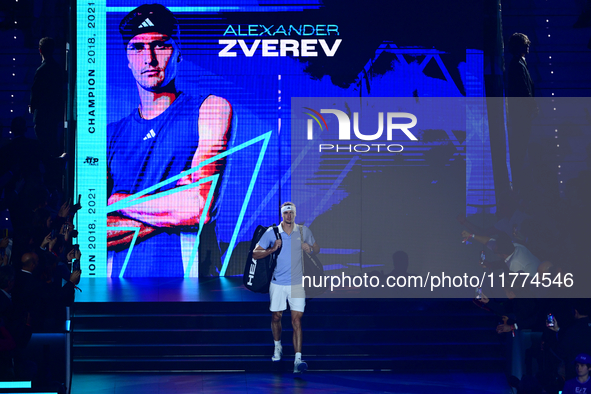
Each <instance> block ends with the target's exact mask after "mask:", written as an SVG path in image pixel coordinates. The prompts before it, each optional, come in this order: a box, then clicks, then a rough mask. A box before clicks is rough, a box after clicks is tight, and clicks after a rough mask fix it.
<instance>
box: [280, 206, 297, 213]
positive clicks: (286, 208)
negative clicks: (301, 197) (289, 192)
mask: <svg viewBox="0 0 591 394" xmlns="http://www.w3.org/2000/svg"><path fill="white" fill-rule="evenodd" d="M285 212H293V214H294V215H295V213H296V209H295V205H285V206H283V207H281V214H282V215H283V214H284V213H285Z"/></svg>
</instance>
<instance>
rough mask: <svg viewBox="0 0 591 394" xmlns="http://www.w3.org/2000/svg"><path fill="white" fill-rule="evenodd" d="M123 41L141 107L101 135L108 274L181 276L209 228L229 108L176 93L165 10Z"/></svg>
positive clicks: (150, 13)
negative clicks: (104, 157) (205, 228)
mask: <svg viewBox="0 0 591 394" xmlns="http://www.w3.org/2000/svg"><path fill="white" fill-rule="evenodd" d="M119 32H120V33H121V37H122V39H123V45H122V49H123V50H125V52H126V55H127V61H128V64H127V66H128V68H129V71H131V73H132V75H133V77H134V79H135V83H136V85H137V91H138V94H139V100H138V98H137V97H129V98H127V99H128V100H137V101H138V105H137V108H135V109H134V110H133V111H132V113H130V114H129V115H128V116H126V117H124V118H123V119H121V120H119V121H117V122H114V123H111V124H109V125H108V127H107V163H108V164H107V182H108V185H107V193H108V206H109V210H108V211H109V214H108V218H107V226H108V228H107V230H108V232H107V239H108V244H107V248H108V251H109V252H108V254H109V258H108V275H109V276H114V277H115V276H125V277H139V276H142V277H183V276H185V275H186V274H189V271H190V272H193V273H195V272H197V271H196V270H198V269H199V268H198V264H199V261H198V260H199V257H198V256H199V253H196V249H197V246H196V245H198V244H199V234H200V227H203V226H204V225H205V224H206V223H208V222H210V221H211V220H212V216H213V213H212V209H211V207H212V206H214V204H215V199H216V193H215V191H216V185H218V186H219V184H220V183H221V177H222V176H223V173H224V168H225V161H224V159H223V158H222V159H215V156H217V155H219V154H220V153H223V152H224V151H226V149H227V146H228V140H229V136H230V128H231V123H232V107H231V106H230V104H229V102H228V101H227V100H226V99H224V98H221V97H217V96H214V95H202V96H200V97H194V96H190V95H188V94H186V93H183V92H182V91H179V90H177V87H176V85H175V78H176V77H177V72H178V68H179V64H180V63H181V61H182V53H181V40H180V27H179V23H178V21H177V19H176V18H175V16H174V15H173V14H172V12H171V11H170V10H168V9H167V8H166V7H164V6H162V5H160V4H144V5H141V6H139V7H137V8H136V9H134V10H133V11H131V12H130V13H129V14H127V15H126V16H125V17H124V18H123V19H122V20H121V23H120V25H119ZM129 71H127V70H124V69H122V70H121V71H120V72H129ZM212 158H213V159H212ZM210 159H212V160H210ZM190 276H196V275H190Z"/></svg>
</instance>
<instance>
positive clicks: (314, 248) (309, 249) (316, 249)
mask: <svg viewBox="0 0 591 394" xmlns="http://www.w3.org/2000/svg"><path fill="white" fill-rule="evenodd" d="M304 237H305V239H306V240H307V241H308V242H302V249H303V251H304V252H306V253H309V254H318V253H320V246H318V244H317V243H316V240H315V239H314V237H313V236H312V232H311V231H310V229H309V228H307V227H304ZM310 243H312V245H310Z"/></svg>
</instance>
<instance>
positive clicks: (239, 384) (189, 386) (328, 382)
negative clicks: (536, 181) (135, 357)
mask: <svg viewBox="0 0 591 394" xmlns="http://www.w3.org/2000/svg"><path fill="white" fill-rule="evenodd" d="M351 367H352V368H354V366H351ZM509 392H510V391H509V387H508V386H507V384H506V383H505V378H504V376H503V374H499V373H496V374H487V373H469V374H466V373H446V374H430V373H429V372H428V371H425V373H424V374H396V373H388V372H346V373H345V372H330V373H328V372H307V373H304V374H303V375H294V374H272V373H194V374H152V373H150V374H101V375H99V374H78V375H74V378H73V381H72V394H111V393H113V394H114V393H117V394H130V393H141V394H173V393H174V394H177V393H179V394H180V393H187V394H189V393H191V394H192V393H209V394H221V393H224V394H231V393H253V394H255V393H256V394H269V393H282V394H284V393H306V394H310V393H312V394H315V393H323V394H324V393H339V394H362V393H401V394H402V393H409V394H410V393H437V394H446V393H449V394H452V393H453V394H458V393H509Z"/></svg>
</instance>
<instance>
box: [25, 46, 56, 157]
mask: <svg viewBox="0 0 591 394" xmlns="http://www.w3.org/2000/svg"><path fill="white" fill-rule="evenodd" d="M54 51H55V41H54V40H53V38H51V37H44V38H42V39H41V40H40V41H39V54H40V55H41V61H42V63H41V66H39V68H38V69H37V71H35V77H34V79H33V86H32V87H31V101H30V104H29V112H31V113H32V114H33V121H34V122H35V135H37V139H38V140H39V141H40V142H41V143H42V144H43V146H45V147H46V148H47V149H48V151H49V152H50V154H52V155H54V156H58V155H60V154H61V152H60V150H62V149H61V148H63V147H60V142H59V141H58V137H59V138H60V139H61V134H62V133H61V132H60V122H61V121H63V118H64V101H63V94H62V87H63V77H64V70H63V68H62V66H60V65H59V64H58V63H57V62H56V61H55V59H54V58H53V53H54ZM61 131H63V128H62V130H61ZM61 145H63V143H62V144H61Z"/></svg>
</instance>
